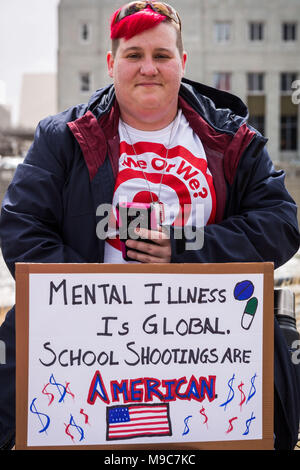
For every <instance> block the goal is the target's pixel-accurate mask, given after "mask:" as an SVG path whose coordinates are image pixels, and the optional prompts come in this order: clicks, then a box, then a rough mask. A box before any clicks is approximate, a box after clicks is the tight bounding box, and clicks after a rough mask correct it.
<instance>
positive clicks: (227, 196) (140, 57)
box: [0, 1, 299, 448]
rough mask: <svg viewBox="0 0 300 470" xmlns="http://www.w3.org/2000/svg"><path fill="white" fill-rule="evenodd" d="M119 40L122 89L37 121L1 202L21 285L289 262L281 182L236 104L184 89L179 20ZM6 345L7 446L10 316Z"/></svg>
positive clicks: (292, 411)
mask: <svg viewBox="0 0 300 470" xmlns="http://www.w3.org/2000/svg"><path fill="white" fill-rule="evenodd" d="M111 39H112V50H111V51H110V52H108V54H107V65H108V73H109V76H110V77H111V78H112V79H113V84H112V85H109V86H106V87H105V88H102V89H100V90H98V91H97V92H96V93H95V94H94V95H93V96H92V97H91V99H90V101H89V103H88V104H87V105H78V106H74V107H72V108H70V109H68V110H66V111H64V112H63V113H60V114H58V115H56V116H52V117H48V118H46V119H44V120H43V121H41V122H40V124H39V125H38V127H37V130H36V134H35V138H34V142H33V144H32V146H31V148H30V150H29V152H28V154H27V156H26V158H25V160H24V163H23V164H22V165H20V166H19V167H18V169H17V170H16V173H15V176H14V179H13V181H12V184H11V185H10V187H9V189H8V192H7V194H6V196H5V198H4V201H3V207H2V214H1V221H0V235H1V242H2V250H3V255H4V258H5V261H6V263H7V266H8V267H9V269H10V271H11V273H12V275H14V266H15V263H16V262H38V263H41V262H42V263H123V262H142V263H216V262H263V261H273V262H274V265H275V268H276V267H279V266H280V265H282V264H283V263H285V262H286V261H287V260H288V259H290V258H291V257H292V256H293V255H294V253H295V252H296V251H297V250H298V248H299V230H298V223H297V216H296V214H297V208H296V205H295V202H294V201H293V199H292V198H291V197H290V195H289V194H288V192H287V190H286V188H285V186H284V172H283V171H275V169H274V167H273V164H272V162H271V160H270V158H269V155H268V153H267V150H266V146H265V145H266V142H267V140H266V139H265V138H264V137H262V136H261V135H260V134H259V133H258V132H257V131H256V130H255V129H253V128H252V127H250V126H249V125H248V123H247V119H248V111H247V108H246V106H245V105H244V104H243V102H242V101H241V100H240V99H239V98H238V97H236V96H234V95H232V94H229V93H225V92H223V91H220V90H216V89H214V88H211V87H209V86H206V85H203V84H200V83H196V82H193V81H191V80H188V79H186V78H184V73H185V65H186V61H187V54H186V52H185V51H184V49H183V44H182V36H181V20H180V17H179V15H178V13H177V12H176V11H175V10H174V8H173V7H171V6H170V5H168V4H166V3H164V2H156V1H153V2H131V3H129V4H126V5H124V6H122V7H121V8H119V9H118V10H117V11H116V12H115V13H114V14H113V15H112V18H111ZM124 231H125V232H126V233H125V234H124ZM277 333H278V332H277ZM277 333H276V338H277V336H278V341H279V343H280V344H279V346H278V345H276V347H277V346H278V347H279V349H280V351H283V352H282V354H283V356H281V360H282V363H281V365H280V367H279V366H278V374H277V375H276V374H275V375H276V377H277V379H276V380H277V383H276V384H275V388H276V394H277V396H278V401H277V402H276V406H278V408H276V410H275V432H276V444H275V445H276V447H277V448H282V447H284V448H291V447H292V446H293V445H294V444H295V421H296V419H297V416H299V409H298V408H297V407H298V404H295V403H293V404H292V403H288V399H289V397H291V396H296V393H298V392H297V390H296V388H295V387H296V385H295V380H296V379H295V377H294V376H293V374H294V371H293V369H292V364H290V363H288V361H289V356H288V353H287V351H285V350H284V346H283V337H281V336H280V335H277ZM0 338H1V339H3V340H4V341H5V342H6V343H7V344H8V345H9V347H8V354H7V364H6V365H5V366H4V367H3V366H1V369H0V374H1V378H0V380H1V391H0V445H5V443H6V442H9V441H10V438H11V439H13V435H14V347H13V344H14V309H12V310H11V311H10V312H9V314H8V315H7V318H6V321H5V323H4V324H3V326H2V327H1V335H0ZM288 383H289V384H290V385H289V386H288V385H287V384H288ZM292 415H294V417H293V422H290V421H289V420H285V418H284V416H288V417H291V416H292ZM280 430H281V431H280Z"/></svg>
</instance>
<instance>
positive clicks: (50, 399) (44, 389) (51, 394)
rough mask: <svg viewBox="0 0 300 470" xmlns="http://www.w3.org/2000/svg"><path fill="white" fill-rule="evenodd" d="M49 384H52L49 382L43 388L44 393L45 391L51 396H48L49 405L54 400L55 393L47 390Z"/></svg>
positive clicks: (45, 393)
mask: <svg viewBox="0 0 300 470" xmlns="http://www.w3.org/2000/svg"><path fill="white" fill-rule="evenodd" d="M48 385H50V384H49V383H47V385H45V387H44V388H43V390H42V393H43V394H44V395H50V397H48V398H49V403H48V406H50V405H51V403H52V402H53V400H54V395H53V393H50V392H47V391H46V388H47V387H48Z"/></svg>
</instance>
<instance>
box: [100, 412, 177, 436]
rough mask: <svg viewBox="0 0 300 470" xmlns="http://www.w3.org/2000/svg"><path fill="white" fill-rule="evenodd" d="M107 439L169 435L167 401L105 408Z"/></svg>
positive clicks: (170, 430) (169, 424)
mask: <svg viewBox="0 0 300 470" xmlns="http://www.w3.org/2000/svg"><path fill="white" fill-rule="evenodd" d="M106 418H107V433H106V439H107V440H108V441H110V440H115V439H131V438H134V437H147V436H171V435H172V429H171V422H170V415H169V403H163V404H146V405H145V404H138V405H122V406H112V407H108V408H107V415H106Z"/></svg>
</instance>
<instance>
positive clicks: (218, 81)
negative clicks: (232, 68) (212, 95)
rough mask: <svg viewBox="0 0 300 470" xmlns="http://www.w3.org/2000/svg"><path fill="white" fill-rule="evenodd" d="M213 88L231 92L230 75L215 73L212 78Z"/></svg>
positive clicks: (227, 73)
mask: <svg viewBox="0 0 300 470" xmlns="http://www.w3.org/2000/svg"><path fill="white" fill-rule="evenodd" d="M213 86H214V87H215V88H218V89H219V90H224V91H230V90H231V73H229V72H216V73H214V76H213Z"/></svg>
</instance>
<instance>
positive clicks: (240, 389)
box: [238, 382, 246, 410]
mask: <svg viewBox="0 0 300 470" xmlns="http://www.w3.org/2000/svg"><path fill="white" fill-rule="evenodd" d="M244 385H245V384H244V383H243V382H241V383H240V385H239V386H238V389H239V391H240V392H241V401H240V409H241V410H242V405H243V404H244V403H245V401H246V395H245V394H244V392H243V390H242V389H243V386H244Z"/></svg>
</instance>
